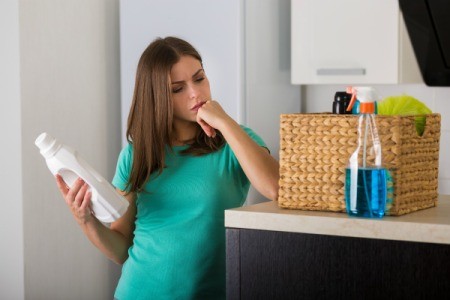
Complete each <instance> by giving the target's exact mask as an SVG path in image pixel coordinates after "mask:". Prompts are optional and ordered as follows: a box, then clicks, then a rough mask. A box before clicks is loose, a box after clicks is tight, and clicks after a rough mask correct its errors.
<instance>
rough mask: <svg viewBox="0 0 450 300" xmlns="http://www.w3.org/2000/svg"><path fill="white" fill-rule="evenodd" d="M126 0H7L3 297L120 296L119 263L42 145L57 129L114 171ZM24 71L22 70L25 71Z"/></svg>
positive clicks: (2, 5)
mask: <svg viewBox="0 0 450 300" xmlns="http://www.w3.org/2000/svg"><path fill="white" fill-rule="evenodd" d="M118 7H119V5H118V0H114V1H111V0H81V1H80V0H64V1H60V0H41V1H29V0H8V1H1V2H0V39H1V47H0V63H1V64H0V65H1V66H2V67H1V68H0V84H1V86H0V87H1V88H0V99H1V104H2V109H1V110H0V128H2V137H3V138H4V139H5V140H4V141H5V142H4V143H3V147H4V149H3V150H2V155H1V157H0V163H1V168H0V179H1V182H2V184H3V186H4V187H7V188H5V189H3V191H2V193H3V195H2V198H3V201H2V205H3V207H2V212H3V214H2V217H1V218H0V234H1V241H2V247H1V249H0V266H1V267H0V299H8V300H9V299H13V300H14V299H24V298H25V299H112V297H113V291H114V288H115V285H116V281H117V278H118V271H119V267H118V266H115V265H113V264H112V263H110V262H109V261H108V260H107V259H106V258H105V257H103V256H102V255H101V254H100V253H99V251H97V249H95V248H94V247H93V246H92V245H91V244H90V243H89V242H88V240H87V239H86V238H85V236H84V235H83V234H82V232H81V230H80V229H79V228H78V225H77V224H76V222H75V221H74V220H73V217H72V216H71V214H70V212H69V209H68V208H67V206H66V205H65V203H64V201H63V199H62V196H61V195H60V194H59V192H58V190H57V188H56V184H55V181H54V178H53V176H52V175H51V174H50V172H49V170H48V169H47V167H46V165H45V163H44V159H43V158H42V156H40V154H39V152H38V150H37V148H36V147H35V146H34V140H35V138H36V137H37V135H38V134H39V133H41V132H43V131H48V132H49V133H51V134H52V135H54V136H55V137H57V138H59V139H60V140H61V141H63V142H65V143H67V144H69V145H71V146H73V147H75V148H77V149H78V150H79V152H80V154H81V155H82V156H83V157H84V158H85V159H86V160H87V161H89V162H90V163H91V164H92V165H93V166H94V167H95V168H96V169H97V170H98V171H99V172H100V173H101V174H102V175H104V176H105V178H108V179H112V176H113V173H114V169H115V163H116V159H117V155H118V153H119V151H120V109H119V105H120V100H119V99H120V88H119V9H118ZM19 72H20V77H19Z"/></svg>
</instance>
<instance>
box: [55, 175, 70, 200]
mask: <svg viewBox="0 0 450 300" xmlns="http://www.w3.org/2000/svg"><path fill="white" fill-rule="evenodd" d="M55 178H56V185H57V186H58V189H59V191H60V192H61V194H62V195H63V197H64V198H65V197H66V195H67V193H68V192H69V188H68V187H67V184H66V183H65V182H64V180H63V179H62V177H61V175H59V174H56V176H55Z"/></svg>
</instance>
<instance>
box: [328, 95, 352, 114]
mask: <svg viewBox="0 0 450 300" xmlns="http://www.w3.org/2000/svg"><path fill="white" fill-rule="evenodd" d="M351 97H352V95H351V94H348V93H347V92H345V91H338V92H336V93H335V94H334V101H333V109H332V112H333V114H351V113H352V112H351V111H347V107H348V105H349V104H350V99H351Z"/></svg>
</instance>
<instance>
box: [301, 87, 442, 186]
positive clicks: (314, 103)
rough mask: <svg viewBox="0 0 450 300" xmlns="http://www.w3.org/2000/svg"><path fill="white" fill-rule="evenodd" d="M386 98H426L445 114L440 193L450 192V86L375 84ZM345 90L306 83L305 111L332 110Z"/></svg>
mask: <svg viewBox="0 0 450 300" xmlns="http://www.w3.org/2000/svg"><path fill="white" fill-rule="evenodd" d="M374 88H375V89H376V90H377V92H378V93H379V94H380V96H381V97H382V98H384V97H387V96H391V95H401V94H408V95H411V96H413V97H415V98H417V99H419V100H420V101H422V102H424V103H425V104H426V105H427V106H428V107H429V108H430V109H431V110H432V111H433V112H436V113H440V114H441V140H440V149H439V193H440V194H446V195H449V194H450V168H449V166H450V155H449V153H450V87H428V86H426V85H425V84H402V85H374ZM338 90H345V86H339V85H308V86H304V87H303V91H302V94H303V100H304V101H303V107H302V109H303V112H330V111H331V105H332V104H331V103H332V102H333V97H334V93H335V92H336V91H338Z"/></svg>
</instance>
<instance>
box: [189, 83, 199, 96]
mask: <svg viewBox="0 0 450 300" xmlns="http://www.w3.org/2000/svg"><path fill="white" fill-rule="evenodd" d="M188 91H189V97H190V98H197V97H198V96H199V95H200V88H199V87H197V86H195V85H193V84H190V85H189V86H188Z"/></svg>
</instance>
